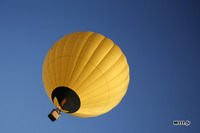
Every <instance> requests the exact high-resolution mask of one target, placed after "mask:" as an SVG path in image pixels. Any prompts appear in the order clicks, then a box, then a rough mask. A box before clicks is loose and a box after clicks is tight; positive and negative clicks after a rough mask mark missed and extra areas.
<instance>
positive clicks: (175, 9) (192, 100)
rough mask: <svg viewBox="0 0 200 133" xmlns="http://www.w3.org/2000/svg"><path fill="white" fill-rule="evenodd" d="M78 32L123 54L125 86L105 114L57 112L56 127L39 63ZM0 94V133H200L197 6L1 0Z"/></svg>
mask: <svg viewBox="0 0 200 133" xmlns="http://www.w3.org/2000/svg"><path fill="white" fill-rule="evenodd" d="M76 31H93V32H96V33H101V34H103V35H105V36H106V37H108V38H110V39H112V40H113V41H114V42H115V43H116V44H117V45H118V46H119V47H120V48H121V49H122V51H123V52H124V54H125V55H126V57H127V60H128V63H129V66H130V77H131V79H130V84H129V88H128V91H127V94H126V95H125V97H124V98H123V100H122V101H121V103H120V104H119V105H118V106H117V107H115V108H114V109H113V110H112V111H110V112H109V113H107V114H104V115H101V116H99V117H95V118H78V117H73V116H70V115H67V114H62V116H61V117H60V118H59V119H58V120H57V121H56V122H54V123H53V122H51V121H50V120H49V119H48V117H47V115H48V114H49V112H50V111H51V110H52V109H53V108H54V105H53V103H51V101H50V100H49V98H48V97H47V94H46V92H45V90H44V86H43V81H42V66H43V61H44V59H45V56H46V54H47V52H48V50H49V49H50V48H51V47H52V46H53V44H54V43H55V42H56V41H57V40H58V39H60V38H62V37H63V36H65V35H66V34H70V33H73V32H76ZM0 94H1V96H0V132H1V133H13V132H17V133H55V132H63V133H65V132H66V133H67V132H70V133H89V132H91V133H198V132H199V131H200V115H199V113H200V2H199V1H198V0H151V1H150V0H137V1H134V0H98V1H97V0H90V1H88V0H74V1H72V0H71V1H68V0H54V1H53V0H46V1H45V0H39V1H36V0H34V1H29V0H24V1H21V0H18V1H14V0H13V1H10V0H0ZM173 120H189V121H191V122H192V123H191V125H190V126H188V127H186V126H174V125H173Z"/></svg>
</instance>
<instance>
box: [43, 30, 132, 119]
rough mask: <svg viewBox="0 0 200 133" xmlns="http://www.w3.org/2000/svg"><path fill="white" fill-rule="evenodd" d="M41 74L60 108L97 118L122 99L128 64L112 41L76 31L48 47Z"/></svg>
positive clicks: (73, 113) (51, 97)
mask: <svg viewBox="0 0 200 133" xmlns="http://www.w3.org/2000/svg"><path fill="white" fill-rule="evenodd" d="M42 77H43V82H44V88H45V90H46V93H47V95H48V97H49V98H50V100H51V101H52V102H53V103H54V105H55V106H56V107H57V108H58V109H59V110H60V111H62V112H65V113H67V114H70V115H73V116H77V117H95V116H98V115H101V114H104V113H106V112H108V111H110V110H111V109H113V108H114V107H115V106H116V105H117V104H119V102H120V101H121V100H122V98H123V97H124V95H125V93H126V91H127V88H128V84H129V66H128V63H127V60H126V57H125V56H124V54H123V53H122V51H121V49H120V48H119V47H118V46H117V45H115V44H114V43H113V41H112V40H110V39H108V38H106V37H104V36H103V35H101V34H97V33H93V32H75V33H72V34H69V35H66V36H64V37H63V38H61V39H60V40H58V41H57V42H56V43H55V44H54V45H53V47H52V48H51V49H50V50H49V52H48V53H47V55H46V59H45V61H44V64H43V73H42Z"/></svg>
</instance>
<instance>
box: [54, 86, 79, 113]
mask: <svg viewBox="0 0 200 133" xmlns="http://www.w3.org/2000/svg"><path fill="white" fill-rule="evenodd" d="M51 98H52V101H53V102H54V104H55V101H54V99H57V101H58V103H59V107H60V108H61V109H62V111H63V112H67V113H74V112H76V111H78V110H79V108H80V105H81V102H80V98H79V96H78V95H77V94H76V92H75V91H73V90H72V89H70V88H68V87H65V86H60V87H57V88H56V89H54V90H53V92H52V95H51Z"/></svg>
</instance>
